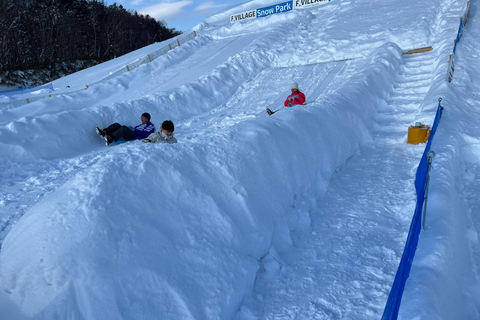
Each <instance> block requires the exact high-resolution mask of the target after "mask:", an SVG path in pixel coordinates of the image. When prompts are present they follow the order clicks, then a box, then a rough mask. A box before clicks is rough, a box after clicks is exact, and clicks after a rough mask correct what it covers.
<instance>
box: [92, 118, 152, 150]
mask: <svg viewBox="0 0 480 320" xmlns="http://www.w3.org/2000/svg"><path fill="white" fill-rule="evenodd" d="M150 118H151V117H150V114H149V113H146V112H145V113H144V114H142V116H141V117H140V120H141V121H142V124H139V125H138V126H136V127H134V128H132V127H127V126H122V125H121V124H119V123H114V124H111V125H109V126H108V127H107V128H105V129H103V130H102V129H100V128H98V127H97V128H96V131H97V133H98V134H99V135H101V136H102V137H103V138H104V139H105V142H106V143H107V145H110V144H111V143H112V142H115V141H118V140H120V139H122V138H123V139H124V140H126V141H130V140H137V139H145V138H146V137H148V136H149V135H150V134H151V133H154V132H155V125H154V124H153V123H151V122H150Z"/></svg>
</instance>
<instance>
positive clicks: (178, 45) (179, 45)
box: [177, 39, 180, 47]
mask: <svg viewBox="0 0 480 320" xmlns="http://www.w3.org/2000/svg"><path fill="white" fill-rule="evenodd" d="M177 42H178V46H179V47H180V40H178V39H177Z"/></svg>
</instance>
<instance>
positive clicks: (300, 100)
mask: <svg viewBox="0 0 480 320" xmlns="http://www.w3.org/2000/svg"><path fill="white" fill-rule="evenodd" d="M304 103H305V94H303V92H301V91H300V90H298V83H296V82H295V83H293V84H292V94H291V95H289V96H288V97H287V100H285V102H284V103H283V105H284V106H285V107H291V106H293V105H296V104H304Z"/></svg>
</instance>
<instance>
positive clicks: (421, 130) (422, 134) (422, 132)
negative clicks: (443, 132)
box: [407, 122, 430, 144]
mask: <svg viewBox="0 0 480 320" xmlns="http://www.w3.org/2000/svg"><path fill="white" fill-rule="evenodd" d="M429 137H430V127H429V126H427V125H424V124H422V123H421V122H417V123H415V125H414V126H410V127H408V138H407V143H410V144H419V143H425V142H427V141H428V138H429Z"/></svg>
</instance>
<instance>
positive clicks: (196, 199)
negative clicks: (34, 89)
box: [0, 0, 480, 320]
mask: <svg viewBox="0 0 480 320" xmlns="http://www.w3.org/2000/svg"><path fill="white" fill-rule="evenodd" d="M273 3H275V2H268V1H264V0H254V1H250V2H247V3H244V4H242V5H239V6H235V7H232V8H230V9H227V10H224V11H222V12H219V13H217V14H215V15H213V16H211V17H210V18H208V19H206V20H205V21H204V22H203V23H202V24H200V25H198V26H197V27H196V30H197V33H198V36H197V37H196V38H195V39H194V40H191V41H189V42H187V43H185V44H184V45H182V46H180V47H177V48H175V49H174V50H172V51H170V52H168V53H167V54H165V55H164V56H161V57H160V58H158V59H156V60H154V61H153V62H152V63H148V64H146V65H143V66H141V67H139V68H136V69H134V70H132V71H130V72H128V73H125V74H123V75H121V76H119V77H117V78H114V79H111V80H109V81H108V82H105V83H101V84H97V85H94V86H92V87H90V88H89V89H88V90H83V91H81V92H78V93H73V94H66V95H61V96H58V97H53V98H48V99H43V100H40V101H37V102H34V103H31V104H28V105H25V106H22V107H18V108H11V109H8V110H2V111H0V169H1V170H0V243H1V252H0V286H1V288H2V290H1V293H0V309H1V310H2V311H1V314H0V319H2V320H3V319H5V320H7V319H8V320H10V319H237V320H252V319H379V318H381V315H382V313H383V309H384V307H385V303H386V301H387V297H388V294H389V292H390V288H391V285H392V283H393V279H394V277H395V273H396V271H397V267H398V263H399V261H400V258H401V255H402V252H403V248H404V245H405V241H406V237H407V233H408V229H409V225H410V221H411V218H412V215H413V212H414V208H415V190H414V177H415V171H416V167H417V165H418V161H419V159H420V157H421V155H422V153H423V149H424V145H423V144H420V145H409V144H406V143H405V142H406V137H407V129H408V126H410V125H411V124H413V123H415V122H423V123H425V124H429V125H431V124H432V122H433V118H434V116H435V112H436V108H437V106H438V98H440V97H441V98H442V99H443V100H442V105H443V106H444V107H445V111H444V116H443V118H442V120H441V122H440V126H439V128H438V131H437V134H436V136H435V139H434V141H433V145H432V149H433V150H434V151H435V153H436V156H435V158H434V167H433V169H432V175H431V181H430V191H429V198H428V209H427V220H426V229H425V230H423V231H422V233H421V234H420V241H419V245H418V249H417V254H416V257H415V259H414V261H413V267H412V271H411V273H410V277H409V279H408V281H407V284H406V288H405V292H404V296H403V299H402V305H401V308H400V313H399V317H400V318H401V319H478V318H480V311H479V310H480V289H479V288H480V279H479V276H478V275H479V272H480V267H479V266H480V247H479V241H478V232H477V230H479V228H480V215H479V213H480V199H479V198H478V194H479V192H480V182H479V181H480V180H479V177H480V160H479V159H480V147H479V146H480V121H479V120H480V97H479V95H480V76H479V74H478V72H477V70H478V69H480V60H479V53H478V52H480V42H479V41H478V40H479V38H480V22H479V21H478V18H477V17H476V16H475V13H476V10H477V5H476V3H472V7H471V14H470V19H469V21H468V24H467V26H466V28H465V30H464V34H463V38H462V40H461V42H459V44H458V45H457V51H456V60H455V66H456V69H455V76H454V80H453V81H452V82H451V83H448V82H446V81H445V77H446V73H447V62H448V56H449V54H450V53H451V52H452V49H453V39H454V38H455V36H456V33H457V29H458V23H459V17H460V16H462V15H463V13H464V10H465V7H466V1H459V0H435V1H431V0H428V1H427V0H406V1H400V2H399V1H393V0H382V1H380V0H372V1H369V2H364V1H363V2H354V1H347V0H332V1H331V2H328V3H326V4H323V5H319V6H316V7H312V8H309V9H303V10H293V11H290V12H287V13H283V14H276V15H272V16H269V17H265V18H258V19H253V20H246V21H243V22H236V23H233V24H231V23H230V22H229V18H230V15H232V14H236V13H239V12H245V11H247V10H251V9H255V8H260V7H264V6H267V5H270V4H273ZM160 45H161V44H159V45H158V46H160ZM427 46H432V47H433V50H432V51H430V52H426V53H421V54H415V55H404V54H402V53H403V52H404V51H406V50H410V49H415V48H422V47H427ZM150 49H151V50H152V51H154V50H155V48H153V47H152V48H150ZM148 50H149V49H148V47H147V48H144V49H142V50H139V51H137V52H134V53H131V54H129V55H127V56H124V57H120V58H118V59H115V60H113V61H111V62H107V63H105V64H102V65H99V66H96V67H94V68H92V69H87V70H84V71H82V72H81V75H80V74H73V75H70V76H67V77H64V78H62V79H59V80H56V81H54V82H53V83H52V84H53V87H54V91H57V92H64V91H65V88H67V87H70V88H72V89H75V88H82V87H85V84H87V83H92V82H95V81H97V80H98V79H101V78H103V77H104V76H108V74H109V73H111V72H113V71H115V70H117V69H118V68H119V67H122V66H123V65H125V64H127V63H129V61H135V60H137V59H139V58H141V57H143V56H145V54H148ZM82 81H84V83H82ZM293 82H297V83H298V84H299V87H300V90H301V91H302V92H304V93H305V95H306V97H307V105H305V106H294V107H293V108H284V107H283V102H284V100H285V99H286V97H287V96H288V94H289V93H290V85H291V84H292V83H293ZM0 96H1V93H0ZM267 107H268V108H270V109H272V110H274V111H277V110H278V112H276V113H275V114H274V115H272V116H268V115H267V114H266V112H265V110H266V108H267ZM144 112H148V113H150V114H151V115H152V122H153V123H154V124H155V125H156V128H157V130H158V129H159V126H160V125H161V123H162V122H163V121H164V120H166V119H170V120H172V121H173V122H174V123H175V136H176V138H177V139H178V141H179V142H178V143H177V144H173V145H166V144H144V143H142V142H141V141H133V142H129V143H124V144H121V145H118V146H110V147H106V146H105V143H104V141H103V140H102V139H101V138H100V137H99V136H98V135H97V134H96V133H95V130H94V129H95V127H96V126H99V127H106V126H108V125H109V124H111V123H114V122H119V123H121V124H125V125H137V124H139V123H140V115H141V114H142V113H144Z"/></svg>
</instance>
